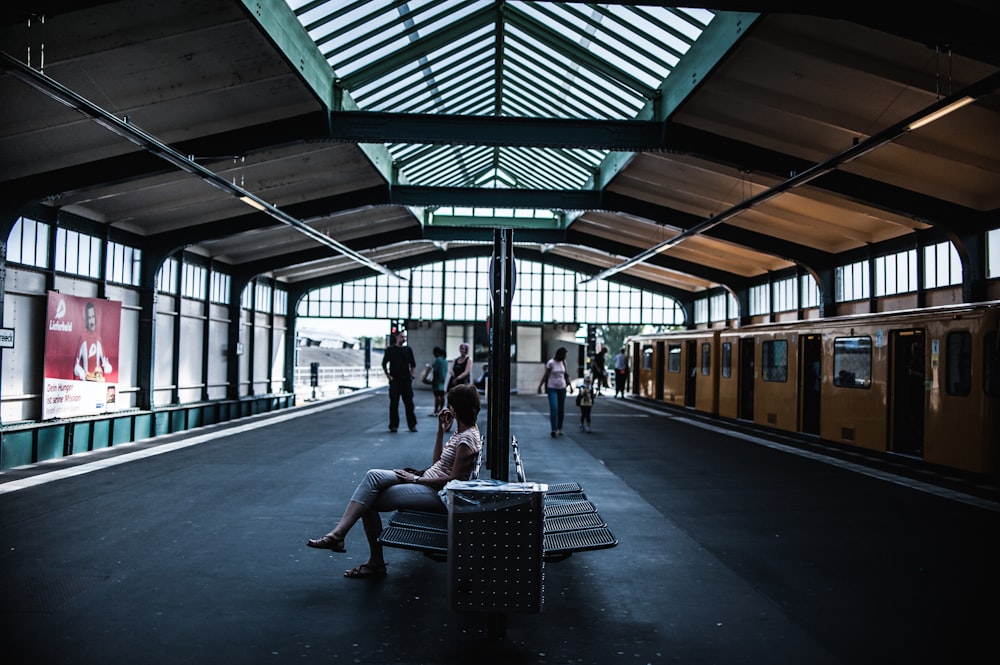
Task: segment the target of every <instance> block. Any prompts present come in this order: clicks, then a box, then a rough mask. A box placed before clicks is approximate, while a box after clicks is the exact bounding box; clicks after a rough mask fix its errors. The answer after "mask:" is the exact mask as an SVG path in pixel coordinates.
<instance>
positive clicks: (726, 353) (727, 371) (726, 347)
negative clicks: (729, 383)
mask: <svg viewBox="0 0 1000 665" xmlns="http://www.w3.org/2000/svg"><path fill="white" fill-rule="evenodd" d="M732 375H733V343H732V342H723V343H722V378H724V379H728V378H729V377H731V376H732Z"/></svg>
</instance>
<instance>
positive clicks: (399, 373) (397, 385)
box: [382, 333, 417, 432]
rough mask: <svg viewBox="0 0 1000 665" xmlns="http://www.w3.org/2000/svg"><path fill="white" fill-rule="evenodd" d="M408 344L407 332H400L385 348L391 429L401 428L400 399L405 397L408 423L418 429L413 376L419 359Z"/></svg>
mask: <svg viewBox="0 0 1000 665" xmlns="http://www.w3.org/2000/svg"><path fill="white" fill-rule="evenodd" d="M404 344H406V334H405V333H398V334H397V335H396V343H395V344H394V345H393V346H390V347H388V348H387V349H386V350H385V354H384V355H383V356H382V371H383V372H385V376H386V378H387V379H389V431H390V432H395V431H397V430H398V429H399V399H400V398H403V408H404V409H406V424H407V426H408V427H409V428H410V431H411V432H416V431H417V412H416V411H415V410H414V408H413V376H414V373H415V372H416V370H417V361H416V359H415V358H414V357H413V349H411V348H410V347H408V346H403V345H404Z"/></svg>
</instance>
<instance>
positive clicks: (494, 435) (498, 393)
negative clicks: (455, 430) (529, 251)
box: [486, 229, 514, 481]
mask: <svg viewBox="0 0 1000 665" xmlns="http://www.w3.org/2000/svg"><path fill="white" fill-rule="evenodd" d="M513 249H514V238H513V230H512V229H495V230H494V231H493V256H492V257H490V274H489V283H490V295H491V296H492V311H491V315H490V331H489V332H490V381H489V383H488V384H487V386H486V388H487V394H486V399H487V420H488V428H487V437H486V442H487V447H486V468H488V469H489V470H490V477H491V478H493V479H494V480H503V481H507V480H509V479H510V464H509V461H508V460H509V459H510V374H511V372H510V348H511V323H510V321H511V312H510V305H511V300H512V299H513V297H514V254H513Z"/></svg>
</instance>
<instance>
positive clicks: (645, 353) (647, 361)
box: [642, 346, 653, 369]
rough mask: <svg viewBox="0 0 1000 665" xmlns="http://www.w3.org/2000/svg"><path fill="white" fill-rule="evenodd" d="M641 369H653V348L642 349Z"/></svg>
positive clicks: (645, 347)
mask: <svg viewBox="0 0 1000 665" xmlns="http://www.w3.org/2000/svg"><path fill="white" fill-rule="evenodd" d="M642 368H643V369H653V347H651V346H644V347H642Z"/></svg>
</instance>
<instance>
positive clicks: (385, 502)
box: [361, 483, 446, 570]
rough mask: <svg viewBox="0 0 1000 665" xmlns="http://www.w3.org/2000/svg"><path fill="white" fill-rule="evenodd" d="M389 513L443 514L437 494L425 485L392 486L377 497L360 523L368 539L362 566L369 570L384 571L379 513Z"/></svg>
mask: <svg viewBox="0 0 1000 665" xmlns="http://www.w3.org/2000/svg"><path fill="white" fill-rule="evenodd" d="M390 510H422V511H425V512H429V513H442V512H446V509H445V505H444V503H443V502H442V501H441V499H440V498H439V497H438V495H437V492H436V491H434V490H433V489H431V488H430V487H427V486H426V485H417V484H406V483H404V484H396V485H393V486H391V487H388V488H386V489H385V491H383V492H382V493H381V494H379V496H378V498H377V499H376V500H375V502H374V503H372V505H371V509H369V510H366V511H365V513H364V515H362V517H361V524H362V526H364V529H365V538H367V539H368V550H369V554H368V561H367V562H365V563H364V564H362V565H363V566H366V567H368V568H369V569H375V570H382V569H384V568H385V555H384V552H383V550H382V543H380V542H379V541H378V537H379V536H381V535H382V513H385V512H388V511H390Z"/></svg>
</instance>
